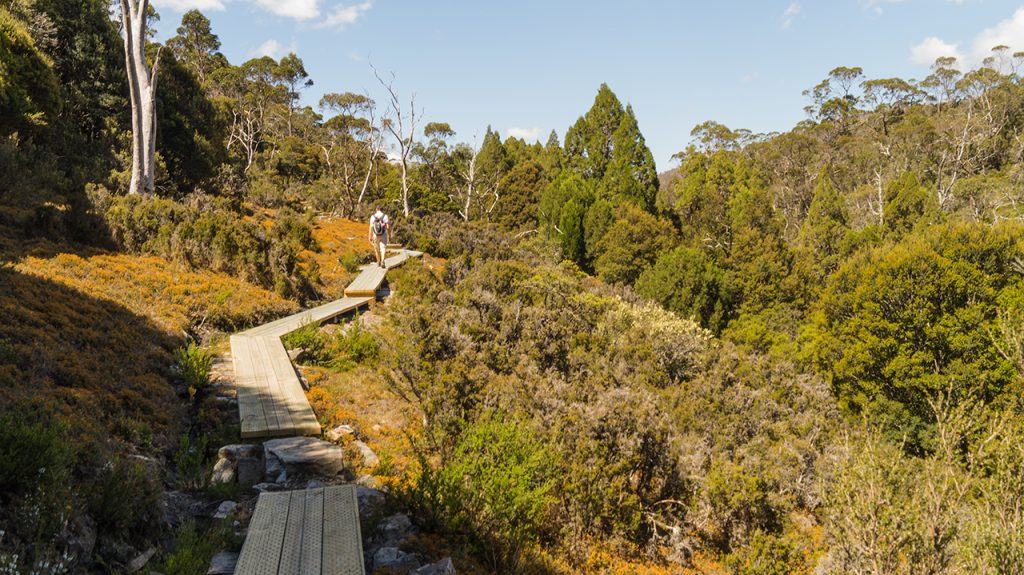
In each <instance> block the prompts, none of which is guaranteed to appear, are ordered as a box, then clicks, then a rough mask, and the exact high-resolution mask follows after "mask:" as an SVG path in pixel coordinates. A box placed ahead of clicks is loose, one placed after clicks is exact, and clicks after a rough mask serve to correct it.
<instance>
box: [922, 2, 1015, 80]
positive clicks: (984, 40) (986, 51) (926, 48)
mask: <svg viewBox="0 0 1024 575" xmlns="http://www.w3.org/2000/svg"><path fill="white" fill-rule="evenodd" d="M950 1H951V2H954V3H959V2H958V1H957V0H950ZM968 46H969V49H968V50H967V51H966V52H962V51H961V50H960V44H959V43H950V42H946V41H945V40H943V39H941V38H937V37H935V36H931V37H929V38H925V39H924V40H922V41H921V42H920V43H919V44H917V45H915V46H913V47H911V49H910V61H911V62H913V63H915V64H919V65H922V66H930V65H932V64H933V63H934V62H935V59H936V58H939V57H943V56H953V57H954V58H956V59H957V62H958V64H959V65H960V67H961V68H973V67H976V66H979V65H981V63H982V61H983V60H984V59H985V58H987V57H989V56H991V55H992V48H995V47H996V46H1008V47H1009V48H1010V52H1011V53H1013V52H1017V51H1022V50H1024V7H1021V8H1018V9H1017V11H1016V12H1014V13H1013V16H1011V17H1009V18H1007V19H1005V20H1002V21H1000V22H998V23H997V24H996V25H995V26H992V27H991V28H986V29H984V30H982V31H981V32H978V33H977V34H975V36H974V38H973V39H972V40H971V41H970V43H969V44H968Z"/></svg>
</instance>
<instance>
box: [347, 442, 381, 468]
mask: <svg viewBox="0 0 1024 575" xmlns="http://www.w3.org/2000/svg"><path fill="white" fill-rule="evenodd" d="M352 445H354V446H356V449H358V450H359V454H360V455H362V456H363V467H366V468H367V469H375V468H376V467H377V466H378V465H380V458H379V457H377V454H376V453H374V452H373V450H372V449H370V446H369V445H367V444H365V443H363V442H362V441H353V442H352Z"/></svg>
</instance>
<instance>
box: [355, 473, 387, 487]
mask: <svg viewBox="0 0 1024 575" xmlns="http://www.w3.org/2000/svg"><path fill="white" fill-rule="evenodd" d="M356 484H358V485H361V486H363V487H367V488H369V489H380V488H381V487H382V485H381V482H380V480H379V479H377V478H376V477H374V476H372V475H360V476H359V478H358V479H356Z"/></svg>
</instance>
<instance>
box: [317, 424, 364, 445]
mask: <svg viewBox="0 0 1024 575" xmlns="http://www.w3.org/2000/svg"><path fill="white" fill-rule="evenodd" d="M355 433H356V430H355V428H353V427H352V426H351V425H339V426H338V427H335V428H334V429H331V430H328V431H327V433H325V434H324V436H325V437H326V438H327V440H328V441H334V442H338V441H339V440H340V439H341V438H342V437H346V436H349V435H355Z"/></svg>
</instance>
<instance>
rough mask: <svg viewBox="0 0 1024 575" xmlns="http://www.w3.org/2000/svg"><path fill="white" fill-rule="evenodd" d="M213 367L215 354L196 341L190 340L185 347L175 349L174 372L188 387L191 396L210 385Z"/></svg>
mask: <svg viewBox="0 0 1024 575" xmlns="http://www.w3.org/2000/svg"><path fill="white" fill-rule="evenodd" d="M212 368H213V354H212V353H210V351H209V350H208V349H204V348H202V347H199V346H198V345H196V344H195V342H189V343H188V344H187V345H185V346H184V347H179V348H178V349H176V350H174V372H175V375H176V376H177V377H178V379H179V380H180V381H181V383H183V384H184V385H186V386H187V387H188V396H189V397H190V398H194V397H195V396H196V394H197V393H199V392H200V391H202V390H204V389H206V387H207V386H209V385H210V371H211V369H212Z"/></svg>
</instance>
